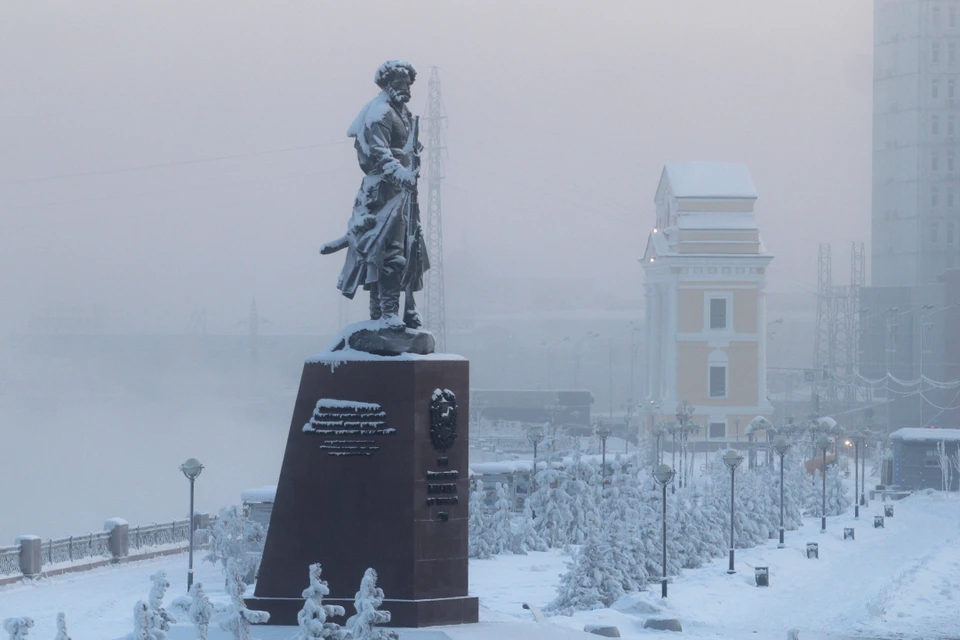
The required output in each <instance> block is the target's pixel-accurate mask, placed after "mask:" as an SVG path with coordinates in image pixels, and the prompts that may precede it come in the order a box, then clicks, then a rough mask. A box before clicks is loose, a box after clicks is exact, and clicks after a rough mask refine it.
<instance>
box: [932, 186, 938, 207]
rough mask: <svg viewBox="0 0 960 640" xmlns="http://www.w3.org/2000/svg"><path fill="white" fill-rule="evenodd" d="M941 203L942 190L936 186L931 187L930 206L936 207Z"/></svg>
mask: <svg viewBox="0 0 960 640" xmlns="http://www.w3.org/2000/svg"><path fill="white" fill-rule="evenodd" d="M939 203H940V190H939V189H938V188H937V187H936V186H934V187H932V188H931V189H930V206H931V207H936V206H937V205H938V204H939Z"/></svg>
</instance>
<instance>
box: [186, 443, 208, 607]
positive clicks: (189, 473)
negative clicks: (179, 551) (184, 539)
mask: <svg viewBox="0 0 960 640" xmlns="http://www.w3.org/2000/svg"><path fill="white" fill-rule="evenodd" d="M180 471H182V472H183V475H185V476H186V477H187V480H189V481H190V556H189V560H188V561H187V562H188V564H187V591H190V587H192V586H193V531H194V528H195V527H194V516H193V483H194V482H195V481H196V479H197V476H199V475H200V472H201V471H203V465H202V464H200V461H199V460H197V459H196V458H189V459H188V460H187V461H186V462H184V463H183V464H182V465H180Z"/></svg>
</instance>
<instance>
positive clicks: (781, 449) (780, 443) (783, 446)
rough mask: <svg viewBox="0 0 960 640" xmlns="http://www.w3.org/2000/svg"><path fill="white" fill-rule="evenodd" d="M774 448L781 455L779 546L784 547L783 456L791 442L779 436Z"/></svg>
mask: <svg viewBox="0 0 960 640" xmlns="http://www.w3.org/2000/svg"><path fill="white" fill-rule="evenodd" d="M773 450H774V451H775V452H776V454H777V455H778V456H780V543H779V544H778V545H777V548H779V549H783V547H784V546H785V545H784V543H783V458H784V456H786V455H787V451H789V450H790V443H789V442H787V441H786V440H785V439H783V438H777V440H776V442H774V443H773Z"/></svg>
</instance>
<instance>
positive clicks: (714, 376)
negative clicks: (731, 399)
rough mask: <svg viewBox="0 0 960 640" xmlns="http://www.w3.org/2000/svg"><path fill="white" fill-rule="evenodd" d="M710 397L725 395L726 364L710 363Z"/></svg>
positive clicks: (722, 396)
mask: <svg viewBox="0 0 960 640" xmlns="http://www.w3.org/2000/svg"><path fill="white" fill-rule="evenodd" d="M710 397H711V398H726V397H727V366H726V365H710Z"/></svg>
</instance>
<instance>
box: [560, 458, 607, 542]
mask: <svg viewBox="0 0 960 640" xmlns="http://www.w3.org/2000/svg"><path fill="white" fill-rule="evenodd" d="M562 486H563V492H564V493H566V494H567V496H569V505H570V513H571V515H572V517H571V519H570V524H569V525H568V526H567V535H566V540H567V543H568V544H583V543H584V542H585V541H586V538H587V535H588V534H589V532H590V531H591V530H592V529H594V528H596V526H597V523H596V522H595V521H594V520H595V518H596V514H597V503H598V502H599V499H600V493H601V489H602V484H601V477H600V471H599V467H598V466H597V465H595V464H592V463H590V462H589V461H587V460H586V459H585V458H584V457H583V456H582V455H581V454H580V448H579V447H577V448H576V449H574V452H573V460H572V461H571V463H570V465H569V466H568V467H567V468H566V469H565V470H564V473H563V485H562Z"/></svg>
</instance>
